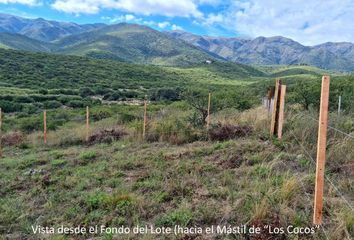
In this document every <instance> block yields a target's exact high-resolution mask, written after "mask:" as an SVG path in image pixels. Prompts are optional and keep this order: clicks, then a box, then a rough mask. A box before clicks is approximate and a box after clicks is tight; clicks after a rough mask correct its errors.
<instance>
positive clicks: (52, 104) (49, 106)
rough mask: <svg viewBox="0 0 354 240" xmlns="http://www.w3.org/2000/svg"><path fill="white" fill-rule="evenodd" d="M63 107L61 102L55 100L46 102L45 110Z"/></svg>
mask: <svg viewBox="0 0 354 240" xmlns="http://www.w3.org/2000/svg"><path fill="white" fill-rule="evenodd" d="M61 106H62V105H61V102H58V101H55V100H52V101H46V102H44V108H46V109H54V108H59V107H61Z"/></svg>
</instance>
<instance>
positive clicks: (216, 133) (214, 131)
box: [208, 123, 253, 141]
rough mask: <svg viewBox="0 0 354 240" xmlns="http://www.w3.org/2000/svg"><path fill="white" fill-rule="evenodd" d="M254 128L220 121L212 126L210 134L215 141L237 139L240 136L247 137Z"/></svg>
mask: <svg viewBox="0 0 354 240" xmlns="http://www.w3.org/2000/svg"><path fill="white" fill-rule="evenodd" d="M252 131H253V129H252V127H250V126H238V125H231V124H225V125H222V124H221V123H218V124H217V125H216V126H212V128H211V129H210V130H209V132H208V134H209V137H210V139H211V140H213V141H225V140H229V139H235V138H239V137H245V136H248V135H250V134H251V133H252Z"/></svg>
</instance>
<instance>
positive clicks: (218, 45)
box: [0, 14, 354, 72]
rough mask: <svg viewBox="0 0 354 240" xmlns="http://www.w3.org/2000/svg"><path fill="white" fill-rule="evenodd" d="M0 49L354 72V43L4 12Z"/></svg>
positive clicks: (158, 62) (155, 61)
mask: <svg viewBox="0 0 354 240" xmlns="http://www.w3.org/2000/svg"><path fill="white" fill-rule="evenodd" d="M0 47H1V48H9V49H15V50H26V51H35V52H49V53H59V54H67V55H80V56H90V57H94V58H105V59H106V58H108V59H113V60H119V61H127V62H134V63H142V64H156V65H177V66H186V65H190V64H195V63H201V62H205V61H207V60H211V61H229V62H237V63H243V64H250V65H253V64H255V65H275V64H281V65H312V66H316V67H319V68H323V69H330V70H337V71H350V72H352V71H354V44H353V43H347V42H342V43H324V44H320V45H316V46H304V45H302V44H300V43H298V42H296V41H294V40H291V39H289V38H285V37H281V36H277V37H268V38H267V37H257V38H255V39H243V38H226V37H211V36H199V35H195V34H192V33H188V32H184V31H167V32H160V31H157V30H154V29H152V28H149V27H147V26H143V25H138V24H128V23H120V24H115V25H105V24H101V23H97V24H84V25H80V24H76V23H66V22H57V21H48V20H45V19H42V18H38V19H26V18H21V17H17V16H13V15H7V14H0Z"/></svg>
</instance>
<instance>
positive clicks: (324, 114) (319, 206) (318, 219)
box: [313, 76, 330, 225]
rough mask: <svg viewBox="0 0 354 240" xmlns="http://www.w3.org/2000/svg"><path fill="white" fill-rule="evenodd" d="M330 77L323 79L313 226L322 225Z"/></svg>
mask: <svg viewBox="0 0 354 240" xmlns="http://www.w3.org/2000/svg"><path fill="white" fill-rule="evenodd" d="M329 83H330V77H329V76H323V77H322V87H321V104H320V117H319V124H318V140H317V164H316V183H315V199H314V215H313V224H316V225H320V224H322V211H323V185H324V170H325V161H326V145H327V125H328V123H327V121H328V98H329Z"/></svg>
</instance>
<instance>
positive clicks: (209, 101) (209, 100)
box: [207, 93, 211, 129]
mask: <svg viewBox="0 0 354 240" xmlns="http://www.w3.org/2000/svg"><path fill="white" fill-rule="evenodd" d="M210 105H211V93H209V98H208V117H207V129H209V127H210Z"/></svg>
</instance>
